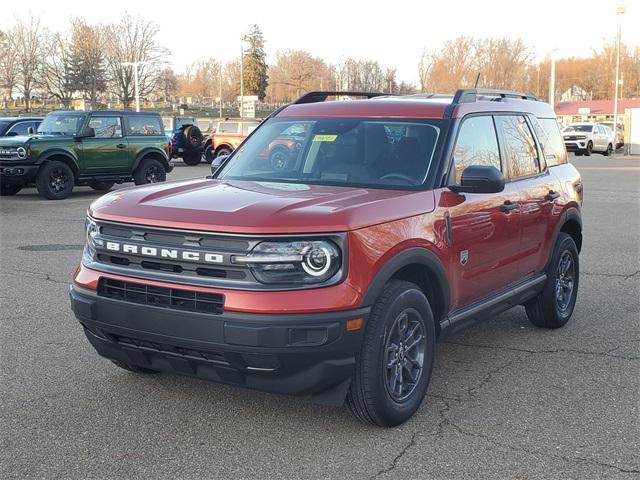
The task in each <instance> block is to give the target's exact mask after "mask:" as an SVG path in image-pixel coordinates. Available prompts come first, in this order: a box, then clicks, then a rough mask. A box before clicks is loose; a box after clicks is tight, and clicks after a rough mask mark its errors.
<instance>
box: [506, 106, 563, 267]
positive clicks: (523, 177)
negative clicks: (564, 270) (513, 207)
mask: <svg viewBox="0 0 640 480" xmlns="http://www.w3.org/2000/svg"><path fill="white" fill-rule="evenodd" d="M495 118H496V125H497V126H498V135H499V136H500V139H501V143H502V146H503V155H504V159H505V166H506V169H507V178H508V184H509V185H511V186H512V187H513V188H515V189H517V191H518V196H519V200H518V202H519V206H520V212H521V221H522V229H521V236H520V242H519V252H518V254H517V257H518V262H517V265H518V272H519V276H520V277H521V278H524V277H526V276H528V275H530V274H533V273H536V272H539V271H541V269H542V268H543V267H544V264H545V263H546V260H547V248H545V247H546V242H547V241H548V238H549V228H550V226H551V224H550V219H551V218H552V215H551V209H552V208H553V206H554V199H555V196H556V195H557V196H559V189H560V186H559V185H557V181H556V179H555V177H554V176H553V175H551V174H550V172H549V171H548V170H547V169H546V164H545V160H544V158H543V157H542V154H541V151H540V149H539V147H538V145H537V143H536V141H535V138H534V135H533V133H532V125H531V124H530V121H529V120H528V118H527V117H525V116H524V115H498V116H496V117H495Z"/></svg>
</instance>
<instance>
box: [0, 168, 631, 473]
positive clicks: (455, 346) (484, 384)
mask: <svg viewBox="0 0 640 480" xmlns="http://www.w3.org/2000/svg"><path fill="white" fill-rule="evenodd" d="M572 161H573V162H574V163H575V165H576V166H577V168H578V169H579V170H580V171H581V173H582V175H583V177H584V179H585V204H584V224H585V229H584V236H585V240H584V248H583V251H582V255H581V270H582V271H581V273H582V275H581V279H580V290H579V295H578V302H577V306H576V310H575V313H574V316H573V319H572V320H571V322H570V323H569V324H568V325H567V326H566V327H565V328H563V329H560V330H555V331H545V330H541V329H537V328H535V327H533V326H532V325H530V324H529V323H528V321H527V318H526V316H525V314H524V310H523V309H521V308H518V309H514V310H512V311H509V312H506V313H504V314H502V315H500V316H498V317H496V318H494V319H492V320H491V321H488V322H485V323H483V324H481V325H477V326H475V327H472V328H471V329H468V330H467V331H465V332H463V333H461V334H459V335H457V336H455V337H452V338H450V339H449V340H447V341H446V342H445V343H443V344H440V345H439V346H438V350H437V354H436V365H435V369H434V372H433V380H432V383H431V387H430V389H429V394H428V397H427V398H426V400H425V402H424V403H423V405H422V407H421V409H420V410H419V411H418V413H417V414H416V416H415V417H414V418H413V419H412V420H410V421H409V422H408V423H406V424H404V425H403V426H401V427H399V428H396V429H386V430H385V429H380V428H374V427H368V426H364V425H361V424H360V423H358V422H357V421H356V420H355V419H353V418H352V417H351V415H350V414H349V412H348V410H347V409H346V408H343V409H330V408H324V407H319V406H316V405H313V404H312V403H310V402H309V401H308V400H306V399H300V398H292V397H285V396H279V395H272V394H266V393H258V392H253V391H249V390H245V389H241V388H234V387H227V386H222V385H217V384H212V383H207V382H204V381H199V380H194V379H190V378H184V377H179V376H173V375H165V374H162V375H152V376H139V375H135V374H131V373H128V372H125V371H124V370H120V369H118V368H116V367H115V366H113V365H112V364H111V363H110V362H108V361H106V360H104V359H102V358H100V357H98V356H97V355H96V354H95V352H94V351H93V349H92V348H91V347H90V345H89V343H88V342H87V341H86V339H85V337H84V334H83V333H82V330H81V328H80V326H79V325H78V323H77V322H76V320H75V317H74V316H73V314H72V313H71V311H70V309H69V301H68V297H67V291H68V284H69V281H70V278H71V275H72V272H73V270H74V269H75V267H76V265H77V263H78V262H79V260H80V256H81V249H82V243H83V237H84V232H83V229H84V216H85V210H86V208H87V206H88V204H89V203H90V202H91V201H92V200H93V199H95V198H97V197H98V194H97V193H95V192H94V191H92V190H90V189H88V188H78V189H76V191H75V192H74V193H73V195H72V196H71V197H70V198H69V199H67V200H63V201H58V202H54V201H47V200H44V199H43V198H41V197H39V196H38V195H37V193H36V191H35V190H34V189H26V190H23V191H22V192H20V194H18V195H17V196H15V197H10V198H6V197H5V198H2V199H1V200H0V230H1V233H0V266H1V274H0V303H1V305H0V307H1V308H0V309H1V317H2V320H1V324H0V355H1V357H0V360H1V361H0V364H1V373H2V376H1V378H2V383H1V392H0V403H1V405H2V416H1V424H0V432H1V433H0V435H1V445H0V459H1V468H2V471H1V473H2V475H1V476H2V477H3V478H82V479H86V478H163V479H164V478H261V479H264V478H286V479H291V478H340V479H342V478H410V479H413V478H429V479H449V478H451V479H459V478H490V479H496V478H526V479H534V478H553V479H559V478H576V479H578V478H579V479H583V478H605V479H608V478H612V479H613V478H616V479H617V478H638V475H639V474H640V408H639V404H640V313H639V312H640V245H639V237H640V159H639V158H635V159H632V158H631V157H624V158H623V157H621V156H618V155H616V156H614V157H613V158H605V157H603V156H600V155H594V156H593V157H589V158H586V157H579V158H574V157H572ZM207 172H208V166H207V165H205V164H202V165H201V166H199V167H187V166H184V165H182V164H180V165H178V166H177V168H176V169H175V170H174V171H173V172H172V173H171V174H170V176H169V179H175V178H187V177H191V176H202V175H205V174H206V173H207Z"/></svg>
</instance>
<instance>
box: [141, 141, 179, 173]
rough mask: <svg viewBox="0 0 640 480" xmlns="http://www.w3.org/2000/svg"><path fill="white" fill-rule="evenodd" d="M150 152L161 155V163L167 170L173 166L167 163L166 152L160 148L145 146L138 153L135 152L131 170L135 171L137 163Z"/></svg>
mask: <svg viewBox="0 0 640 480" xmlns="http://www.w3.org/2000/svg"><path fill="white" fill-rule="evenodd" d="M150 153H154V154H159V155H160V156H161V157H162V164H163V165H164V169H165V170H166V171H167V172H170V171H171V170H173V166H172V165H171V164H170V163H169V157H168V156H167V152H165V151H164V150H162V149H161V148H157V147H147V148H143V149H142V150H140V151H139V152H138V153H136V158H135V160H134V161H133V165H132V167H131V171H132V172H133V171H135V169H136V168H138V165H140V162H141V161H142V159H143V158H144V157H146V156H147V155H149V154H150Z"/></svg>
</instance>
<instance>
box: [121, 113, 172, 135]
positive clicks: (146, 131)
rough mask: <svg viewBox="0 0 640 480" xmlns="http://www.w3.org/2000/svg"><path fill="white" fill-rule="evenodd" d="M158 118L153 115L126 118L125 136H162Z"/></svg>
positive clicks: (160, 123) (161, 126)
mask: <svg viewBox="0 0 640 480" xmlns="http://www.w3.org/2000/svg"><path fill="white" fill-rule="evenodd" d="M163 128H164V127H163V125H162V122H161V120H160V118H159V117H156V116H154V115H148V116H147V115H132V116H130V117H129V116H127V135H164V133H163Z"/></svg>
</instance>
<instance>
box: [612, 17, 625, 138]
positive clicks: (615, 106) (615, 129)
mask: <svg viewBox="0 0 640 480" xmlns="http://www.w3.org/2000/svg"><path fill="white" fill-rule="evenodd" d="M616 14H617V15H618V35H617V38H616V84H615V87H614V94H613V138H616V137H617V136H618V82H619V81H620V80H619V75H620V36H621V33H622V15H624V7H618V9H617V10H616Z"/></svg>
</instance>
